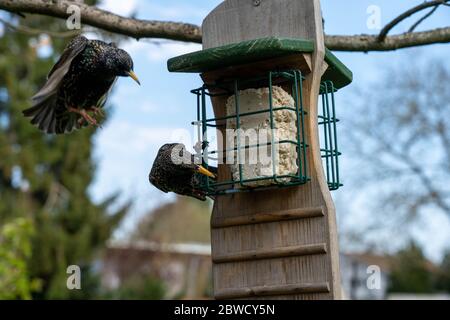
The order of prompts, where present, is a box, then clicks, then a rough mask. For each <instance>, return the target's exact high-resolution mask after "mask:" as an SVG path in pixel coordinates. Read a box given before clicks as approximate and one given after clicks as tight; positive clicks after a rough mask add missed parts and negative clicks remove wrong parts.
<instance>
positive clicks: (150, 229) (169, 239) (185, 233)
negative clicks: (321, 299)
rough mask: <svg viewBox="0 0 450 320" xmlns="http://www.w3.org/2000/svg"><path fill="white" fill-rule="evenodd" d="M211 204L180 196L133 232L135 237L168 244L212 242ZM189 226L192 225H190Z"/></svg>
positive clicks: (154, 213)
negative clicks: (210, 225)
mask: <svg viewBox="0 0 450 320" xmlns="http://www.w3.org/2000/svg"><path fill="white" fill-rule="evenodd" d="M210 218H211V203H210V202H209V201H199V200H196V199H192V198H188V197H182V196H177V198H176V200H175V201H174V202H170V203H167V204H165V205H162V206H160V207H158V208H156V209H155V210H153V211H152V212H151V213H150V214H148V215H146V216H145V217H144V218H143V219H142V221H141V222H140V223H138V224H137V227H136V230H135V231H134V232H133V235H132V238H133V239H134V240H149V241H159V242H166V243H182V242H202V243H210V242H211V235H210V229H209V220H210ZM186 226H188V227H186Z"/></svg>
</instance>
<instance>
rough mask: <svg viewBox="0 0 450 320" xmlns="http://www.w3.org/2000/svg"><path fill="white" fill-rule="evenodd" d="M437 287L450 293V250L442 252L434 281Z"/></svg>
mask: <svg viewBox="0 0 450 320" xmlns="http://www.w3.org/2000/svg"><path fill="white" fill-rule="evenodd" d="M436 286H437V289H438V290H440V291H445V292H448V293H450V250H447V252H446V253H445V254H444V258H443V259H442V262H441V264H440V266H439V273H438V276H437V281H436Z"/></svg>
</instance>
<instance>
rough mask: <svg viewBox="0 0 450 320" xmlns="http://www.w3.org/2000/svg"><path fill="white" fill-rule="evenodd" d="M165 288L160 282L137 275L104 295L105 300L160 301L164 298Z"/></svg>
mask: <svg viewBox="0 0 450 320" xmlns="http://www.w3.org/2000/svg"><path fill="white" fill-rule="evenodd" d="M165 291H166V290H165V287H164V284H163V282H162V281H161V280H158V279H155V278H152V277H149V276H145V275H139V276H134V277H131V278H130V279H128V280H127V281H126V282H125V283H123V284H122V285H121V286H120V288H118V289H116V290H114V291H110V292H108V293H107V294H106V295H105V298H107V299H120V300H161V299H163V298H164V296H165Z"/></svg>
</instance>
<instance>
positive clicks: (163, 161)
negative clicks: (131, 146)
mask: <svg viewBox="0 0 450 320" xmlns="http://www.w3.org/2000/svg"><path fill="white" fill-rule="evenodd" d="M172 152H176V153H178V157H177V158H179V159H183V161H180V162H181V163H174V162H173V161H172V157H171V155H172ZM197 168H198V165H196V164H195V163H194V155H192V154H191V153H189V152H188V151H186V149H185V146H184V145H183V144H180V143H168V144H165V145H163V146H162V147H161V148H160V149H159V151H158V154H157V155H156V158H155V161H154V162H153V166H152V169H151V171H150V174H149V180H150V183H151V184H153V185H154V186H155V187H157V188H158V189H159V190H161V191H164V192H175V193H177V194H180V195H184V196H189V197H194V198H197V199H199V200H205V199H206V195H205V192H204V191H203V190H201V189H199V188H198V186H199V183H200V181H201V180H200V179H201V178H202V177H201V175H200V173H198V172H197V171H196V169H197ZM209 169H210V170H211V169H212V171H216V170H215V169H213V168H209Z"/></svg>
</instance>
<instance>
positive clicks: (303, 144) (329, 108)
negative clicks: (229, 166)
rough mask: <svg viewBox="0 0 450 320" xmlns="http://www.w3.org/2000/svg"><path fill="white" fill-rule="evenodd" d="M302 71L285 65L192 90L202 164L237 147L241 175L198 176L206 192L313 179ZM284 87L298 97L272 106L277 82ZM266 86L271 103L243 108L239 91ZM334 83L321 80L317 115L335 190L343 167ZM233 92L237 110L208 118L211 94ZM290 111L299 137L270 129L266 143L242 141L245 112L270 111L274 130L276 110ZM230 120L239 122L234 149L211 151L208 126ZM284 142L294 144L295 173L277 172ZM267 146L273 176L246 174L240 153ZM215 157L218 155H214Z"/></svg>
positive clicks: (325, 157) (251, 113) (233, 149)
mask: <svg viewBox="0 0 450 320" xmlns="http://www.w3.org/2000/svg"><path fill="white" fill-rule="evenodd" d="M303 80H304V78H303V76H302V73H301V71H299V70H287V71H271V72H268V73H267V74H265V75H263V76H259V77H253V78H245V79H232V80H224V81H217V82H215V83H214V84H205V85H203V86H201V87H200V88H197V89H193V90H191V92H192V93H193V94H194V95H195V96H196V98H197V121H194V122H192V124H193V125H195V126H197V135H198V143H197V146H201V148H197V150H196V151H197V154H196V156H197V157H201V158H202V163H203V165H204V166H205V167H207V168H208V167H209V164H210V163H209V162H210V160H211V159H215V160H218V159H222V160H223V159H224V154H226V153H227V152H235V153H236V155H237V158H238V178H237V179H233V176H232V175H231V177H230V179H227V180H224V181H215V180H213V179H210V178H208V177H202V178H201V179H200V188H201V189H203V190H204V191H205V192H206V193H207V194H208V195H218V194H226V193H233V192H248V191H252V190H255V189H258V190H260V189H270V188H278V187H288V186H295V185H301V184H305V183H306V182H307V181H308V180H310V179H309V177H308V176H307V172H308V171H307V168H308V164H307V156H306V152H307V148H308V144H307V141H306V137H305V120H304V119H305V117H306V116H307V113H306V111H305V110H304V107H303V92H302V90H303V89H302V88H303ZM275 85H277V86H282V87H283V88H286V89H287V90H289V93H290V95H291V96H292V98H293V100H294V106H287V105H283V106H273V102H272V93H273V86H275ZM261 87H268V89H269V99H268V100H269V101H268V103H267V105H268V108H266V109H263V110H258V111H254V112H241V109H240V102H239V91H240V90H245V89H248V88H261ZM334 91H335V90H334V87H333V84H332V83H331V82H329V81H327V82H324V83H322V84H321V92H320V94H321V97H322V104H323V113H322V115H320V116H319V125H321V126H323V127H324V130H325V131H324V132H325V134H324V138H325V139H324V143H325V145H324V146H323V148H322V146H321V153H322V158H323V159H324V162H325V163H324V164H325V165H326V168H327V169H326V173H327V179H328V185H329V187H330V190H335V189H337V188H338V187H339V186H340V184H339V172H338V169H337V166H338V161H337V157H338V155H340V153H339V152H338V151H337V138H336V122H337V121H338V120H337V119H336V117H335V108H334V96H333V93H334ZM230 96H234V104H235V110H234V114H232V115H225V116H223V117H208V116H207V113H208V112H207V111H208V110H207V108H208V107H207V100H209V99H207V98H208V97H211V98H218V97H224V98H228V97H230ZM281 110H289V111H292V112H295V122H296V128H297V130H296V139H295V140H290V139H285V140H279V141H275V140H274V134H273V133H272V134H271V139H270V141H268V142H267V143H262V144H260V143H259V141H258V143H256V144H248V145H247V144H245V143H244V144H243V145H242V143H241V138H240V137H239V133H240V126H241V123H240V120H241V119H243V118H244V117H251V116H253V115H256V114H267V116H268V120H269V123H270V129H271V130H274V129H275V128H274V113H275V112H276V111H281ZM230 119H232V120H233V121H235V125H236V130H237V146H236V147H233V148H228V149H227V148H224V149H222V150H217V149H216V150H209V149H210V145H209V141H208V129H209V128H214V129H220V128H221V127H223V126H225V125H226V123H227V121H228V120H230ZM277 144H278V145H281V144H291V145H294V146H295V150H296V153H297V154H296V165H297V172H296V173H295V174H287V175H277V174H276V168H275V163H276V159H275V158H274V157H275V146H276V145H277ZM261 147H269V148H270V149H271V157H272V159H271V163H272V173H273V174H272V175H267V176H261V177H256V178H250V179H249V178H246V177H244V175H243V164H242V163H241V161H240V155H241V152H242V151H244V152H245V150H248V149H252V148H261ZM214 157H216V158H214ZM264 180H266V181H270V185H269V186H257V187H252V186H249V184H250V183H252V182H256V181H264Z"/></svg>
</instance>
